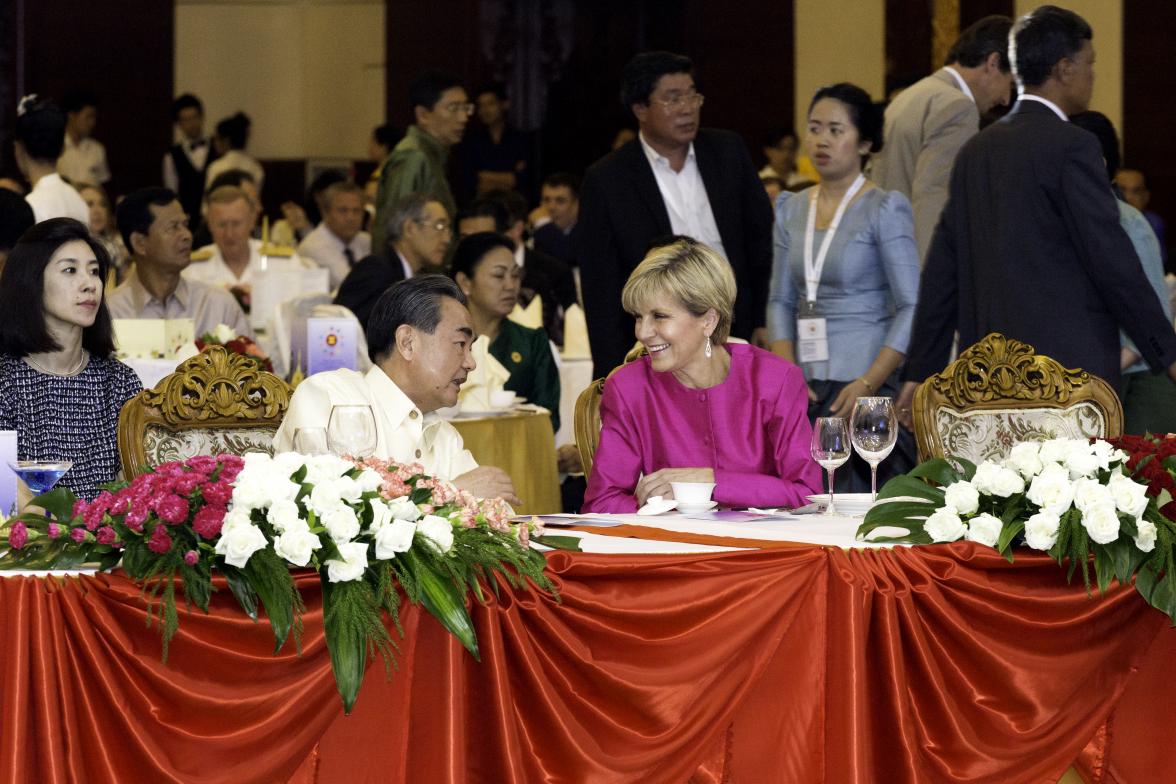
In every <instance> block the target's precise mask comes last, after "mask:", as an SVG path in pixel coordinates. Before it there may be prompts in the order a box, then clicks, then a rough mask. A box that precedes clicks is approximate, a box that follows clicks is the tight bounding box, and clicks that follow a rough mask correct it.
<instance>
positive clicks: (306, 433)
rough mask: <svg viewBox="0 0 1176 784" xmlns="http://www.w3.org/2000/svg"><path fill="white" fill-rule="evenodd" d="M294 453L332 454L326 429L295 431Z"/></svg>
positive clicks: (316, 428)
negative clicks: (328, 445)
mask: <svg viewBox="0 0 1176 784" xmlns="http://www.w3.org/2000/svg"><path fill="white" fill-rule="evenodd" d="M294 451H295V452H297V453H298V454H300V455H326V454H330V451H331V450H330V449H329V448H328V447H327V429H326V428H325V427H300V428H298V429H297V430H295V431H294Z"/></svg>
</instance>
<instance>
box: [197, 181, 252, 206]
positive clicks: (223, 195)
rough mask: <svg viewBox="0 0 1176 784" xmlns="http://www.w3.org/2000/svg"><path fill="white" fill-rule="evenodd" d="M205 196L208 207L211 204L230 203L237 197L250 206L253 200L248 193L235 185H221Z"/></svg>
mask: <svg viewBox="0 0 1176 784" xmlns="http://www.w3.org/2000/svg"><path fill="white" fill-rule="evenodd" d="M205 198H206V200H207V201H208V205H209V206H210V207H211V206H212V205H213V204H232V203H233V202H235V201H237V200H238V199H244V201H245V203H246V204H248V205H249V206H250V207H252V206H253V200H252V199H250V198H249V194H247V193H245V191H244V190H242V189H241V188H238V187H237V186H236V185H222V186H220V187H219V188H217V189H216V190H214V191H213V192H212V193H210V194H208V196H207V197H205Z"/></svg>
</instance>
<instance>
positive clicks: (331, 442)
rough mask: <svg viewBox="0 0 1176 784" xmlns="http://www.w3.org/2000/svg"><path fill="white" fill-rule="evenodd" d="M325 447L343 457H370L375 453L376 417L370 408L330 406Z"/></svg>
mask: <svg viewBox="0 0 1176 784" xmlns="http://www.w3.org/2000/svg"><path fill="white" fill-rule="evenodd" d="M327 447H328V448H329V449H330V450H331V453H332V454H334V455H338V456H340V457H343V456H344V455H349V456H351V457H356V458H365V457H371V456H372V454H373V453H374V452H375V451H376V417H375V415H374V414H373V413H372V407H371V406H362V405H361V406H332V407H331V418H330V419H329V420H328V421H327Z"/></svg>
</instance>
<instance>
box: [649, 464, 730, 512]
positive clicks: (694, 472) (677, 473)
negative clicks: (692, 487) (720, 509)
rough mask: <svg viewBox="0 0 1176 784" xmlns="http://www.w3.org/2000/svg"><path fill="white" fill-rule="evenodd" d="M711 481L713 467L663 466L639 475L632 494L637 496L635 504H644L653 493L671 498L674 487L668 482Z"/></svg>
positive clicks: (713, 475) (712, 479) (713, 476)
mask: <svg viewBox="0 0 1176 784" xmlns="http://www.w3.org/2000/svg"><path fill="white" fill-rule="evenodd" d="M713 481H715V471H714V469H713V468H663V469H662V470H660V471H654V472H653V473H652V474H648V475H646V476H643V477H641V481H640V482H638V483H637V488H636V489H635V490H634V491H633V494H634V495H636V496H637V506H645V502H646V501H647V500H648V499H650V498H652V497H653V496H655V495H660V496H661V497H662V498H673V497H674V489H673V488H672V487H670V482H713Z"/></svg>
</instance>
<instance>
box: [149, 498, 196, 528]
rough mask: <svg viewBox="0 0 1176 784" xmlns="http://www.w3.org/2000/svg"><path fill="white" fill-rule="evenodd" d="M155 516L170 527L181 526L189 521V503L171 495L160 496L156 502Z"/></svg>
mask: <svg viewBox="0 0 1176 784" xmlns="http://www.w3.org/2000/svg"><path fill="white" fill-rule="evenodd" d="M155 514H157V515H159V519H160V520H162V521H163V522H165V523H167V524H169V525H179V524H180V523H183V522H186V521H187V519H188V501H187V499H184V498H181V497H180V496H178V495H172V494H170V493H169V494H167V495H164V496H160V497H159V498H158V499H156V501H155Z"/></svg>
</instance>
